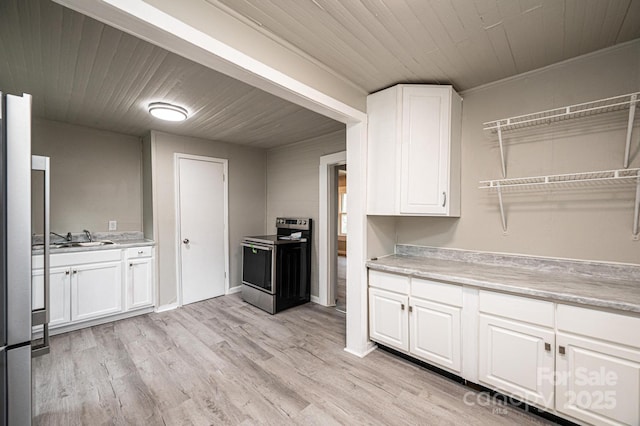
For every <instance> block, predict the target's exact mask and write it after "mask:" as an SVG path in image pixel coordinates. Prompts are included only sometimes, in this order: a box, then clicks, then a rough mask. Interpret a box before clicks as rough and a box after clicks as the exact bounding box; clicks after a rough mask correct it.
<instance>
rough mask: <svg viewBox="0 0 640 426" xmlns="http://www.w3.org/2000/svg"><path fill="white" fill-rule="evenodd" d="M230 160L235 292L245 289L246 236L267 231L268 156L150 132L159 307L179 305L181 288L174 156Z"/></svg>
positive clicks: (231, 253) (233, 283) (226, 144)
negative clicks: (243, 245)
mask: <svg viewBox="0 0 640 426" xmlns="http://www.w3.org/2000/svg"><path fill="white" fill-rule="evenodd" d="M175 153H184V154H193V155H202V156H208V157H214V158H223V159H227V160H229V260H230V266H229V268H230V278H229V283H230V286H231V287H234V286H238V285H240V283H241V277H242V275H241V268H242V252H241V250H240V242H241V240H242V237H243V236H245V235H261V234H262V233H264V231H265V221H264V217H265V216H264V212H265V206H266V200H265V176H266V167H265V165H266V161H265V155H266V153H265V151H264V150H262V149H256V148H248V147H244V146H242V145H234V144H228V143H223V142H215V141H210V140H204V139H196V138H189V137H184V136H177V135H171V134H167V133H160V132H151V155H152V159H153V164H152V180H153V204H154V210H155V215H154V238H155V240H156V243H157V249H156V254H157V259H156V262H157V265H158V288H159V297H158V305H159V306H162V305H169V304H172V303H175V302H176V301H177V300H178V294H177V282H176V231H177V230H176V216H175V170H174V161H175V159H174V154H175Z"/></svg>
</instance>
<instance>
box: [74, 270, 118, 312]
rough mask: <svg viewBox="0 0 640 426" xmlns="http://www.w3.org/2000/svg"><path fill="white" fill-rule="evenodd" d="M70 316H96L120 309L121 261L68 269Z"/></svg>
mask: <svg viewBox="0 0 640 426" xmlns="http://www.w3.org/2000/svg"><path fill="white" fill-rule="evenodd" d="M71 271H72V277H71V319H72V320H73V321H78V320H84V319H89V318H96V317H100V316H103V315H108V314H114V313H118V312H121V311H122V263H121V262H105V263H96V264H92V265H82V266H74V267H72V268H71Z"/></svg>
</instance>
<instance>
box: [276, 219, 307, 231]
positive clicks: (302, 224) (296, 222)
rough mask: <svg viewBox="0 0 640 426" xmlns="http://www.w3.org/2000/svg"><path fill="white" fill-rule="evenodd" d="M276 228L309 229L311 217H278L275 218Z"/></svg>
mask: <svg viewBox="0 0 640 426" xmlns="http://www.w3.org/2000/svg"><path fill="white" fill-rule="evenodd" d="M276 228H286V229H300V230H308V229H311V219H309V218H302V217H279V218H277V219H276Z"/></svg>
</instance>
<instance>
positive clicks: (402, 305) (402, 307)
mask: <svg viewBox="0 0 640 426" xmlns="http://www.w3.org/2000/svg"><path fill="white" fill-rule="evenodd" d="M400 309H402V310H403V311H404V303H401V304H400Z"/></svg>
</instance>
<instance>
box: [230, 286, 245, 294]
mask: <svg viewBox="0 0 640 426" xmlns="http://www.w3.org/2000/svg"><path fill="white" fill-rule="evenodd" d="M241 291H242V286H241V285H237V286H235V287H231V288H230V289H229V290H227V295H229V294H236V293H240V292H241Z"/></svg>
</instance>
